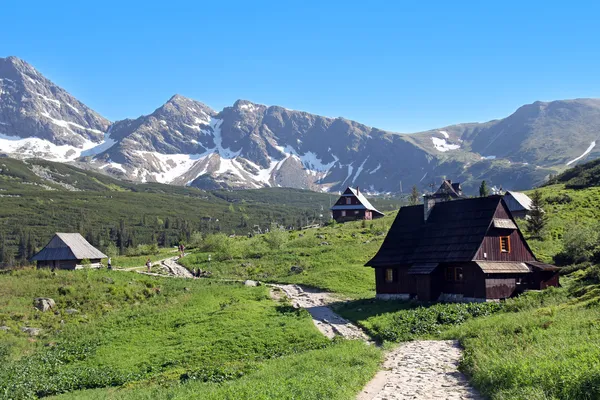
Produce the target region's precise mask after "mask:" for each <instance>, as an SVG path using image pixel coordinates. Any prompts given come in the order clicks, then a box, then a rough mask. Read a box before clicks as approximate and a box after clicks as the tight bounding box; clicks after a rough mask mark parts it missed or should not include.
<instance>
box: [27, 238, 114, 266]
mask: <svg viewBox="0 0 600 400" xmlns="http://www.w3.org/2000/svg"><path fill="white" fill-rule="evenodd" d="M86 258H87V259H89V260H94V259H99V258H106V255H105V254H104V253H102V252H101V251H100V250H98V249H96V248H95V247H94V246H92V245H91V244H90V243H89V242H88V241H87V240H85V238H84V237H83V236H81V235H80V234H79V233H57V234H55V235H54V237H53V238H52V239H51V240H50V242H48V244H47V245H46V247H44V248H43V249H42V250H41V251H40V252H39V253H37V254H36V255H35V256H33V257H32V258H31V261H55V260H59V261H62V260H83V259H86Z"/></svg>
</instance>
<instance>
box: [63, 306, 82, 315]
mask: <svg viewBox="0 0 600 400" xmlns="http://www.w3.org/2000/svg"><path fill="white" fill-rule="evenodd" d="M65 312H66V313H67V314H69V315H73V314H77V313H79V310H76V309H74V308H67V309H66V310H65Z"/></svg>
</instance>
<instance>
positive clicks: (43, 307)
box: [33, 297, 56, 312]
mask: <svg viewBox="0 0 600 400" xmlns="http://www.w3.org/2000/svg"><path fill="white" fill-rule="evenodd" d="M33 306H34V307H35V308H37V309H38V310H40V311H42V312H46V311H48V310H52V309H54V308H55V307H56V303H55V302H54V300H52V299H51V298H49V297H36V298H35V299H34V300H33Z"/></svg>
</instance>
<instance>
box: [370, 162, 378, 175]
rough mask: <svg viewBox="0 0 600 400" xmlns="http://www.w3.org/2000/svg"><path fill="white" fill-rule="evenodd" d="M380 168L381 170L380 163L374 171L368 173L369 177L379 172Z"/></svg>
mask: <svg viewBox="0 0 600 400" xmlns="http://www.w3.org/2000/svg"><path fill="white" fill-rule="evenodd" d="M380 168H381V163H379V164H378V165H377V167H376V168H375V169H374V170H372V171H371V172H369V175H373V174H374V173H375V172H377V171H379V169H380Z"/></svg>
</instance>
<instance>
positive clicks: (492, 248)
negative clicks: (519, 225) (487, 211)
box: [474, 203, 535, 261]
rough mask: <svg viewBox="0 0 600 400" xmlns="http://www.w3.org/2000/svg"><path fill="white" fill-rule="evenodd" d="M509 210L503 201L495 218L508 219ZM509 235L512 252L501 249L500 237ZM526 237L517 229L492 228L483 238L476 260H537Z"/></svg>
mask: <svg viewBox="0 0 600 400" xmlns="http://www.w3.org/2000/svg"><path fill="white" fill-rule="evenodd" d="M508 213H509V212H508V210H507V209H505V208H504V206H503V205H502V203H500V204H499V205H498V208H497V209H496V213H495V214H494V218H502V219H508V218H510V217H509V215H508ZM502 236H508V237H509V238H510V239H509V240H510V252H508V253H506V252H502V251H500V237H502ZM524 240H525V239H523V237H522V236H521V235H520V234H519V231H518V230H515V229H495V228H490V230H489V231H488V233H487V235H486V237H485V238H484V239H483V242H482V243H481V246H480V247H479V250H478V251H477V254H476V255H475V258H474V260H487V261H535V257H534V256H533V254H532V253H531V251H529V249H528V248H527V246H526V244H525V241H524Z"/></svg>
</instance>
